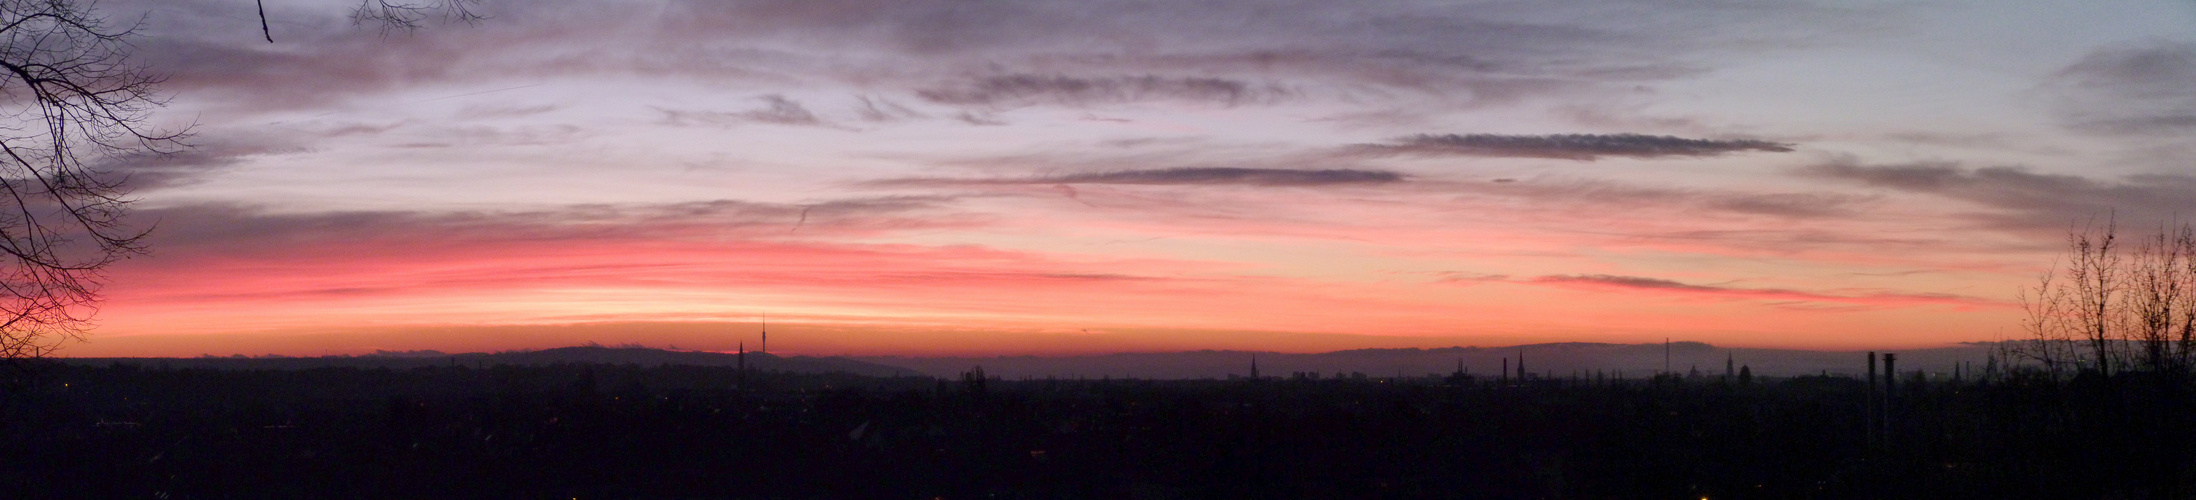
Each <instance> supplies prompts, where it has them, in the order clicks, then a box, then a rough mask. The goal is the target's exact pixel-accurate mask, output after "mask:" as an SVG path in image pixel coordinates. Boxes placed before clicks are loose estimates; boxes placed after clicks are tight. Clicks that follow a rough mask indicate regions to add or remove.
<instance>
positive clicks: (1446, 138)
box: [1353, 134, 1792, 161]
mask: <svg viewBox="0 0 2196 500" xmlns="http://www.w3.org/2000/svg"><path fill="white" fill-rule="evenodd" d="M1353 149H1354V150H1355V151H1356V152H1358V153H1362V154H1376V155H1419V156H1476V157H1486V158H1550V159H1558V160H1578V161H1594V160H1598V159H1601V158H1606V157H1621V158H1666V157H1708V156H1722V155H1727V154H1732V153H1742V152H1748V151H1761V152H1772V153H1789V152H1791V151H1792V144H1788V143H1781V142H1770V141H1763V140H1756V139H1687V138H1683V137H1672V136H1666V135H1643V134H1553V135H1498V134H1463V135H1458V134H1438V135H1437V134H1419V135H1414V136H1410V137H1403V138H1399V139H1396V140H1394V141H1392V142H1388V143H1382V144H1361V145H1358V146H1356V147H1355V148H1353Z"/></svg>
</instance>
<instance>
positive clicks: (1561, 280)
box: [1515, 274, 2004, 307]
mask: <svg viewBox="0 0 2196 500" xmlns="http://www.w3.org/2000/svg"><path fill="white" fill-rule="evenodd" d="M1515 282H1519V283H1526V284H1534V285H1547V286H1557V287H1570V288H1586V289H1608V290H1625V291H1638V292H1651V293H1668V294H1678V295H1691V296H1702V297H1713V298H1723V299H1744V300H1767V301H1791V302H1829V303H1839V304H1854V305H1868V306H1903V307H1910V306H1922V305H1950V306H1957V307H1997V306H2003V305H2004V304H2002V303H2000V302H1997V301H1991V300H1986V299H1980V298H1975V297H1966V296H1960V295H1952V294H1940V293H1899V292H1884V291H1850V292H1847V293H1832V292H1811V291H1803V290H1789V289H1779V288H1740V287H1731V286H1720V285H1699V284H1691V283H1684V282H1679V281H1674V280H1668V279H1662V278H1649V277H1642V276H1623V275H1609V274H1567V275H1548V276H1540V277H1535V278H1531V279H1525V280H1515Z"/></svg>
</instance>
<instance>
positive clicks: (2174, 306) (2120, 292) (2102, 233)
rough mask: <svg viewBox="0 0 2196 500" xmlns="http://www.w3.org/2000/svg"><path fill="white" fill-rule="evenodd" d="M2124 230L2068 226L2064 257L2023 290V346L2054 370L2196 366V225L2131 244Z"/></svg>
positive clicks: (2025, 352)
mask: <svg viewBox="0 0 2196 500" xmlns="http://www.w3.org/2000/svg"><path fill="white" fill-rule="evenodd" d="M2118 231H2119V229H2118V226H2117V224H2115V223H2114V222H2113V221H2110V220H2109V219H2108V221H2107V222H2106V223H2105V224H2104V225H2103V226H2090V227H2087V228H2084V229H2081V230H2078V231H2073V232H2070V233H2068V235H2067V250H2066V256H2065V257H2064V259H2065V261H2064V262H2062V263H2061V264H2060V265H2057V266H2054V267H2053V268H2052V269H2051V270H2050V271H2047V272H2045V273H2044V274H2043V275H2041V276H2039V277H2038V278H2037V283H2036V285H2034V286H2032V287H2029V288H2027V289H2024V290H2022V292H2021V302H2022V304H2023V306H2024V307H2025V308H2026V312H2027V317H2026V318H2025V319H2024V320H2023V324H2022V326H2023V329H2024V330H2025V332H2026V333H2027V338H2026V339H2025V340H2024V341H2023V342H2022V343H2021V346H2020V347H2019V349H2018V354H2020V355H2021V356H2023V357H2027V358H2029V359H2032V360H2035V361H2038V362H2039V363H2041V364H2042V367H2041V368H2042V369H2043V370H2044V371H2045V372H2047V373H2049V374H2051V375H2052V376H2058V375H2063V374H2066V373H2068V372H2075V371H2083V370H2095V371H2097V372H2100V373H2104V374H2111V373H2115V372H2119V371H2125V370H2139V371H2145V372H2154V373H2175V374H2180V373H2186V372H2188V371H2189V370H2191V369H2196V228H2192V227H2191V226H2189V225H2188V224H2181V225H2179V226H2178V227H2175V226H2170V225H2161V226H2160V227H2159V229H2158V230H2157V232H2155V233H2153V234H2151V235H2148V236H2147V237H2145V238H2143V239H2142V240H2140V241H2138V242H2137V243H2136V245H2135V248H2134V250H2132V251H2130V250H2127V249H2125V248H2124V247H2125V245H2123V244H2122V243H2121V242H2120V238H2119V234H2118Z"/></svg>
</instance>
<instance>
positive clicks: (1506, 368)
mask: <svg viewBox="0 0 2196 500" xmlns="http://www.w3.org/2000/svg"><path fill="white" fill-rule="evenodd" d="M1501 381H1502V382H1509V381H1510V358H1502V379H1501Z"/></svg>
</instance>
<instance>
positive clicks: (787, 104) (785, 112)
mask: <svg viewBox="0 0 2196 500" xmlns="http://www.w3.org/2000/svg"><path fill="white" fill-rule="evenodd" d="M755 100H758V101H762V106H760V107H757V108H754V109H749V110H746V111H708V110H692V109H669V108H661V107H659V108H656V111H657V112H658V113H661V114H662V119H661V120H660V121H659V123H662V124H664V125H670V126H675V127H683V126H692V125H710V126H718V127H729V126H733V125H738V124H742V123H762V124H770V125H792V126H803V127H832V126H834V125H833V124H832V123H831V122H828V121H825V120H824V119H823V118H820V117H818V116H816V113H815V112H814V111H809V110H808V106H804V105H801V103H800V102H799V101H795V100H792V99H789V98H786V97H785V96H784V95H781V94H769V95H764V96H762V97H757V98H755ZM865 102H866V101H865ZM872 109H874V108H872Z"/></svg>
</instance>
